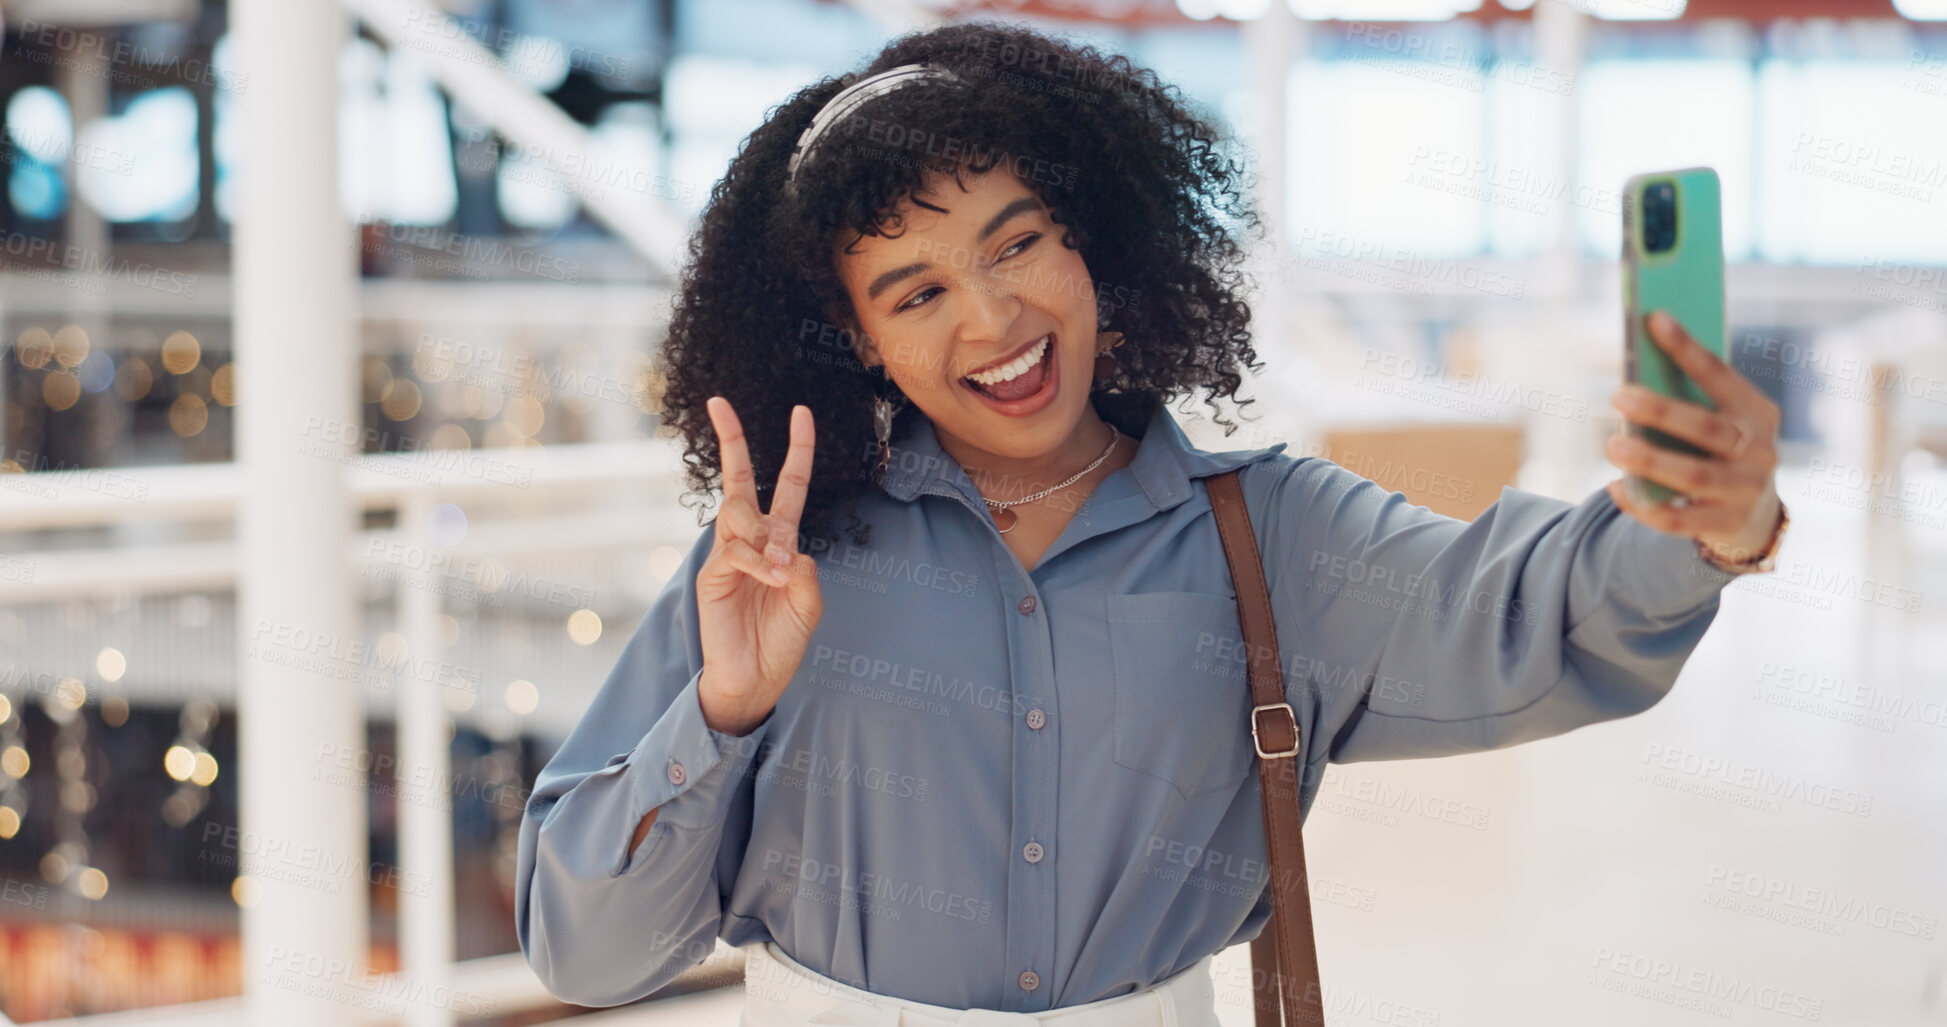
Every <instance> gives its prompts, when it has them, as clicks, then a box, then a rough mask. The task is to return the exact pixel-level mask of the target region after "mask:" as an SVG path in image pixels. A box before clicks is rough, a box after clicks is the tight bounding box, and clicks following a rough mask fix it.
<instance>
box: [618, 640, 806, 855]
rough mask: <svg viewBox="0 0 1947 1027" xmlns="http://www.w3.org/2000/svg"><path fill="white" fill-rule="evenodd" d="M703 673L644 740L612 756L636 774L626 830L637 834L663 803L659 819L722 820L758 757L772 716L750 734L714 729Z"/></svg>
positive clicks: (674, 822)
mask: <svg viewBox="0 0 1947 1027" xmlns="http://www.w3.org/2000/svg"><path fill="white" fill-rule="evenodd" d="M702 676H703V671H702V670H698V671H697V672H696V673H695V674H692V675H690V680H689V683H688V684H686V685H684V686H683V690H682V691H681V692H679V693H677V695H676V701H675V702H674V703H672V704H671V705H670V707H669V709H668V711H666V712H665V713H664V714H663V715H662V717H661V719H659V720H657V721H656V724H655V726H654V727H652V728H650V729H649V733H648V734H645V735H643V736H642V741H640V742H637V743H636V747H635V748H634V749H633V750H632V751H630V752H629V753H628V754H627V755H625V756H618V757H616V758H615V759H614V760H612V761H611V763H614V762H626V763H627V764H628V766H629V771H628V772H629V774H630V775H631V777H632V784H631V786H630V794H631V814H630V817H629V822H628V823H627V824H626V825H623V828H622V830H623V831H624V832H625V835H633V833H634V832H635V826H636V824H637V823H638V822H640V821H641V820H642V818H643V817H645V816H647V815H648V813H649V811H650V810H652V809H658V808H660V810H661V812H659V813H658V814H657V815H656V823H657V824H663V823H667V824H669V825H671V826H673V827H690V828H707V827H713V826H715V825H717V824H719V823H721V822H722V821H723V818H724V816H725V814H726V813H727V812H728V811H729V805H730V799H731V797H732V796H734V795H735V794H736V792H737V784H738V782H739V781H741V780H742V778H743V776H744V775H745V773H746V772H748V770H749V768H750V765H751V764H752V763H753V762H755V761H756V759H757V755H758V750H759V749H760V747H761V746H762V744H763V740H764V735H765V733H766V732H767V731H768V730H769V729H770V725H771V719H772V718H771V717H770V716H766V717H765V718H764V720H763V721H762V722H761V723H759V724H758V725H757V726H756V727H755V728H752V729H751V731H750V733H749V734H746V735H727V734H724V733H723V732H721V731H713V730H711V728H710V726H709V724H707V723H706V722H705V721H704V719H703V704H702V701H701V699H700V698H699V696H698V692H697V688H698V685H699V683H700V681H701V679H702ZM645 844H646V842H645Z"/></svg>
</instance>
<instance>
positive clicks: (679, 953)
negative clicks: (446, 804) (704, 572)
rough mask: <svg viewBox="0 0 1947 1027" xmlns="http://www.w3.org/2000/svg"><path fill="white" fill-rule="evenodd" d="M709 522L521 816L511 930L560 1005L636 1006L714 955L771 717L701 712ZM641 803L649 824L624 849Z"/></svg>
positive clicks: (543, 774)
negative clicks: (753, 720) (724, 717)
mask: <svg viewBox="0 0 1947 1027" xmlns="http://www.w3.org/2000/svg"><path fill="white" fill-rule="evenodd" d="M714 531H715V525H714V523H713V524H712V525H711V526H709V527H708V528H706V529H705V530H704V532H703V534H702V536H701V537H700V538H699V539H698V540H697V542H696V544H695V545H694V546H693V547H692V548H691V550H690V552H689V554H688V555H687V556H686V557H685V559H684V561H683V563H682V564H681V566H680V567H679V568H678V569H677V571H676V573H675V574H674V575H672V576H671V578H670V581H669V583H668V584H667V585H665V586H664V588H663V590H662V592H661V593H660V594H659V595H658V596H657V598H656V600H655V602H654V603H652V604H651V605H650V608H649V612H648V613H647V614H646V615H645V616H644V617H643V620H642V622H641V624H640V625H638V626H637V628H636V631H635V633H634V635H632V636H631V637H630V639H629V641H628V644H627V645H626V646H625V647H624V649H623V652H622V657H621V659H620V660H618V661H617V663H616V665H615V669H614V670H613V671H612V672H610V674H609V676H608V679H607V680H606V681H605V682H604V683H603V685H602V687H601V689H600V691H599V693H598V694H597V695H596V697H595V701H594V702H593V704H591V705H590V706H589V708H588V711H587V712H586V713H585V714H584V715H583V717H582V719H581V721H580V722H579V723H578V724H577V725H576V727H575V730H574V731H573V732H572V733H571V734H570V735H569V736H568V739H567V740H566V741H565V742H563V743H562V746H561V748H560V749H559V750H558V751H557V752H556V753H555V755H554V757H553V758H552V759H550V760H549V761H548V764H547V766H546V767H544V768H543V769H542V770H541V773H540V774H539V775H538V777H537V778H536V780H535V784H534V790H533V793H532V794H531V796H530V797H529V799H528V802H527V806H526V810H525V812H524V813H523V814H522V817H521V830H520V840H519V848H518V855H517V864H516V880H515V887H514V922H515V928H516V930H517V932H518V933H519V935H520V942H521V951H522V952H523V953H525V954H526V956H527V960H528V963H529V964H530V965H531V966H532V967H533V968H534V971H535V973H536V974H537V975H539V977H540V978H541V980H542V982H543V983H545V984H546V985H547V988H548V990H549V991H550V992H551V993H553V994H554V995H555V996H556V997H558V998H561V999H563V1000H565V1001H569V1002H574V1003H577V1004H580V1005H587V1006H610V1005H618V1004H621V1003H624V1002H630V1001H633V1000H635V999H638V998H641V997H642V996H644V995H647V994H649V993H650V992H652V991H654V990H656V989H657V988H660V987H662V986H663V985H664V984H666V983H668V982H669V981H670V980H671V979H672V978H674V977H675V976H676V975H677V974H679V973H681V972H682V971H683V970H684V969H687V968H688V967H690V966H694V965H696V964H697V963H700V962H702V961H703V960H704V959H705V958H707V957H708V956H709V955H710V953H711V952H712V951H714V949H715V940H716V937H717V934H718V930H719V927H720V925H721V922H722V915H723V914H722V910H723V901H724V895H725V894H726V892H727V890H728V885H729V884H730V883H732V882H728V881H723V880H721V878H722V876H723V875H724V874H726V873H729V872H732V871H731V870H730V868H734V867H735V866H736V865H737V862H738V860H737V859H735V858H734V854H732V856H733V858H721V857H723V856H724V855H725V854H724V853H723V852H722V849H723V848H724V846H725V844H726V838H727V837H728V838H729V839H730V840H732V841H735V840H736V839H738V838H747V837H748V830H749V824H748V819H749V810H748V808H747V807H748V805H749V803H750V798H751V790H750V767H751V765H752V763H753V762H754V760H755V759H756V757H757V751H758V748H759V746H760V745H761V743H762V740H763V737H764V734H765V730H766V729H767V728H768V727H769V724H770V721H769V719H768V718H767V719H766V720H765V722H764V723H763V724H760V725H759V726H758V727H757V728H756V729H754V730H752V731H751V732H750V733H748V734H745V735H741V736H731V735H726V734H723V733H721V732H718V731H713V730H711V729H710V728H709V726H708V725H707V724H706V723H705V722H704V719H703V710H702V706H701V705H700V704H699V702H698V697H697V685H698V679H699V677H700V676H701V674H702V669H703V653H702V641H701V638H700V636H699V634H698V631H697V624H696V594H695V580H696V573H697V570H698V569H699V568H700V567H701V566H702V563H703V560H704V559H705V558H706V557H707V556H708V555H709V552H710V546H711V544H712V538H713V536H714ZM740 804H741V807H742V808H741V809H740ZM650 810H658V812H657V814H656V821H655V823H654V824H653V825H652V826H651V827H650V829H649V833H648V835H647V836H646V837H644V838H643V840H642V843H641V844H640V845H639V846H638V847H637V848H636V850H635V852H634V853H633V854H631V852H630V850H629V842H630V839H631V838H632V837H633V836H634V834H635V829H636V825H637V823H638V822H639V821H641V819H642V818H643V817H644V816H645V815H647V814H648V813H649V811H650ZM738 844H741V842H738ZM620 939H627V940H628V941H627V943H626V944H618V940H620Z"/></svg>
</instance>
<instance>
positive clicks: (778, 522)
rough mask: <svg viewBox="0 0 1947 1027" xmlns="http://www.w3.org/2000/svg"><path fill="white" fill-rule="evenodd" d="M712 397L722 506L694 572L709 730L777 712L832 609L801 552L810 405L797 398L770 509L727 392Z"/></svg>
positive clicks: (731, 729) (737, 729) (741, 730)
mask: <svg viewBox="0 0 1947 1027" xmlns="http://www.w3.org/2000/svg"><path fill="white" fill-rule="evenodd" d="M705 406H706V407H707V408H708V410H709V412H710V424H711V426H712V427H713V428H715V429H716V433H717V452H718V454H719V456H720V457H721V459H722V463H723V507H722V509H720V510H718V511H717V519H716V538H715V539H714V540H713V544H712V545H711V547H710V555H709V557H707V558H706V559H705V560H704V561H703V566H702V567H701V568H700V569H698V571H697V574H696V618H697V629H698V632H699V633H700V634H701V635H702V640H703V677H702V679H701V680H700V681H699V682H698V684H697V688H698V698H699V700H700V702H701V704H702V706H703V720H704V722H705V723H706V724H708V725H709V726H710V728H711V730H714V731H721V732H724V733H725V734H730V735H743V734H748V733H750V730H751V729H752V728H754V727H756V726H757V725H758V724H760V723H762V722H763V720H764V718H765V717H768V716H770V714H771V710H772V709H773V708H774V707H775V706H776V705H777V700H778V696H780V695H782V694H784V687H785V686H786V685H788V684H790V683H791V678H792V676H793V675H795V674H796V673H797V672H798V664H799V663H800V662H801V661H802V660H803V659H804V652H805V646H806V645H807V644H809V643H810V641H811V633H812V631H813V630H814V629H816V628H817V627H818V619H819V618H820V617H821V616H822V615H823V613H824V609H825V603H824V596H823V594H822V593H821V592H820V591H819V588H818V566H817V563H816V561H814V560H813V559H812V558H811V557H809V556H806V555H805V554H803V553H800V552H798V518H799V517H800V516H801V515H802V514H803V513H804V504H805V493H806V491H807V490H808V489H809V488H810V485H811V454H812V449H813V445H812V443H813V440H814V438H815V436H814V435H813V432H812V422H811V409H810V408H809V407H805V406H794V407H792V408H791V445H790V448H789V449H788V450H786V452H785V456H784V467H783V469H782V470H781V471H780V472H779V473H778V481H777V488H776V490H774V491H773V492H772V494H771V509H770V512H769V513H764V512H762V511H761V509H760V508H759V506H758V503H757V477H756V475H755V473H753V472H752V470H751V465H750V448H749V447H748V446H747V445H746V444H745V442H744V428H743V424H742V423H741V422H740V421H738V420H737V412H736V411H735V410H733V409H731V407H730V401H729V400H727V399H724V398H723V397H721V396H712V397H710V399H709V401H708V403H706V404H705Z"/></svg>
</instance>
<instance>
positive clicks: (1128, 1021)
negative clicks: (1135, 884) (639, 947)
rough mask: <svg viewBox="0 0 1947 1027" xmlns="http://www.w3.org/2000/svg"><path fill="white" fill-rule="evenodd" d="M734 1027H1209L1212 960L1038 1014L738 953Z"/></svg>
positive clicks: (773, 949)
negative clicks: (890, 989) (846, 979)
mask: <svg viewBox="0 0 1947 1027" xmlns="http://www.w3.org/2000/svg"><path fill="white" fill-rule="evenodd" d="M744 952H745V957H746V958H745V962H744V1014H743V1018H742V1019H741V1020H740V1021H739V1023H740V1024H742V1027H805V1025H811V1024H818V1025H829V1027H1034V1025H1047V1027H1217V1012H1216V1004H1217V994H1216V988H1215V986H1214V985H1212V984H1211V981H1210V964H1211V961H1212V960H1213V959H1214V958H1215V957H1214V956H1205V957H1203V959H1201V960H1199V961H1198V962H1197V964H1196V965H1195V966H1192V967H1190V968H1189V969H1187V970H1184V971H1183V972H1182V973H1179V974H1177V975H1176V976H1174V977H1171V978H1169V979H1168V980H1165V981H1161V982H1159V983H1157V984H1156V985H1155V986H1154V987H1151V988H1149V989H1147V990H1144V991H1137V992H1132V993H1130V994H1127V995H1121V996H1117V997H1116V998H1107V999H1103V1000H1101V1001H1100V1002H1090V1003H1087V1004H1085V1005H1079V1006H1065V1007H1062V1008H1060V1009H1050V1010H1048V1011H1046V1012H1041V1013H1007V1012H1002V1011H1000V1010H996V1009H952V1008H949V1007H947V1006H932V1005H927V1004H926V1003H923V1002H911V1001H908V1000H906V999H901V998H894V997H892V996H890V995H878V994H874V993H872V992H869V991H861V990H859V989H857V988H854V987H852V986H850V985H848V984H845V983H843V982H841V981H835V980H832V979H831V978H829V977H826V976H824V975H822V974H819V973H816V972H814V971H813V970H811V969H809V968H808V967H805V966H804V965H802V964H800V963H799V962H798V961H797V960H794V959H792V958H791V957H790V956H787V955H785V954H784V951H783V950H782V949H779V948H778V947H777V945H776V944H775V943H774V942H763V943H761V944H756V945H749V946H746V947H745V948H744Z"/></svg>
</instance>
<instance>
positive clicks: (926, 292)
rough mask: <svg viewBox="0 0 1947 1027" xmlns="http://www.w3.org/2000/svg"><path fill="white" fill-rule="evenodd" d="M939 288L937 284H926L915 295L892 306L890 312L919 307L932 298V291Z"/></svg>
mask: <svg viewBox="0 0 1947 1027" xmlns="http://www.w3.org/2000/svg"><path fill="white" fill-rule="evenodd" d="M939 288H940V287H939V286H937V285H929V286H927V287H926V288H925V289H922V290H921V291H920V292H919V293H918V294H917V295H915V296H914V297H913V298H912V299H909V300H907V301H906V302H904V303H901V304H900V305H898V306H896V307H894V308H892V312H893V313H895V314H897V313H899V312H901V311H905V310H916V309H918V308H920V307H923V306H925V305H926V301H928V300H930V299H932V298H933V293H935V292H937V291H938V290H939Z"/></svg>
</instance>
